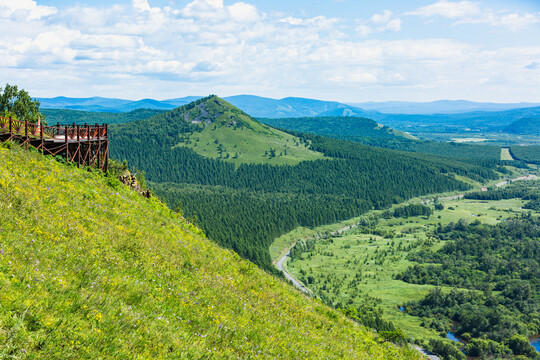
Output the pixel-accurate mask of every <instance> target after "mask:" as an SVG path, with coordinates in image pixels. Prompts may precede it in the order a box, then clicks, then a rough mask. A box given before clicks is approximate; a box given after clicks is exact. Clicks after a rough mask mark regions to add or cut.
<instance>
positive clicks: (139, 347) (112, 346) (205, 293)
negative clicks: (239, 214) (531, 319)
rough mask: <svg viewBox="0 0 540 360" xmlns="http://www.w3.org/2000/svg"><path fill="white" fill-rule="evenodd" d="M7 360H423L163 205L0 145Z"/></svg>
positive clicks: (2, 339)
mask: <svg viewBox="0 0 540 360" xmlns="http://www.w3.org/2000/svg"><path fill="white" fill-rule="evenodd" d="M0 304H1V306H0V344H1V346H0V358H5V357H9V356H17V357H21V358H24V357H28V358H65V359H67V358H103V357H107V358H167V357H169V358H231V357H235V358H250V357H252V356H254V355H255V354H260V356H261V357H263V358H287V359H292V358H300V357H305V358H326V357H328V358H380V359H390V358H416V357H417V355H416V354H414V353H411V352H410V351H409V350H405V349H400V348H395V347H394V346H392V345H390V344H388V343H380V341H379V340H378V338H377V337H376V336H375V335H374V334H373V333H372V332H371V331H366V330H365V329H364V328H362V327H359V326H356V325H355V324H353V323H351V322H350V321H348V320H347V319H345V318H344V317H343V316H341V315H340V314H338V313H337V312H335V311H333V310H330V309H328V308H326V307H325V306H323V305H321V304H320V303H318V302H316V301H313V300H311V299H309V298H306V297H305V296H304V295H301V294H300V293H298V292H297V291H295V290H293V289H292V288H290V287H289V286H288V285H286V284H284V283H283V282H281V281H280V280H277V279H275V278H273V277H271V276H269V275H267V274H265V273H264V272H262V271H260V270H259V269H258V268H256V267H255V266H254V265H252V264H251V263H249V262H247V261H244V260H241V259H239V257H238V256H237V255H235V254H234V253H232V252H230V251H226V250H223V249H221V248H219V247H218V246H217V245H215V244H213V243H212V242H210V241H208V240H207V239H205V238H204V236H203V235H202V234H200V231H199V230H198V229H196V228H195V227H193V226H192V225H190V224H189V223H186V221H185V220H184V219H182V218H181V217H179V216H178V215H176V214H174V213H173V212H172V211H170V210H169V209H168V208H166V207H165V206H164V205H163V204H161V203H160V202H159V201H158V200H156V199H150V200H146V199H144V198H142V197H140V196H139V195H138V194H136V193H135V192H132V191H130V190H128V189H126V188H125V187H123V186H121V185H119V184H117V183H116V182H115V181H111V180H107V179H106V178H104V177H103V176H102V175H100V174H96V173H92V172H86V171H81V170H77V169H75V168H69V167H66V166H64V165H61V164H59V163H57V162H55V161H53V160H51V159H48V158H42V157H41V156H40V155H38V154H37V153H35V152H32V153H28V152H24V151H22V150H21V149H19V148H14V149H11V150H8V149H6V148H4V147H0Z"/></svg>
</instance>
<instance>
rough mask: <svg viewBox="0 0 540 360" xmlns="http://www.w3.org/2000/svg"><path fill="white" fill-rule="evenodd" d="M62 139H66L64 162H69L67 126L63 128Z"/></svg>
mask: <svg viewBox="0 0 540 360" xmlns="http://www.w3.org/2000/svg"><path fill="white" fill-rule="evenodd" d="M64 131H65V134H64V137H65V138H66V162H69V141H68V127H67V125H66V126H65V127H64Z"/></svg>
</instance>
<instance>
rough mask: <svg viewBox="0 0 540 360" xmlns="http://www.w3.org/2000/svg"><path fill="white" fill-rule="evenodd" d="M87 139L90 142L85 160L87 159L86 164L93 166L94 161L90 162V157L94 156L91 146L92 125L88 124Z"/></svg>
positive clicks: (87, 145)
mask: <svg viewBox="0 0 540 360" xmlns="http://www.w3.org/2000/svg"><path fill="white" fill-rule="evenodd" d="M85 125H86V123H85ZM86 139H87V140H88V144H86V156H85V160H86V161H87V163H86V165H88V166H92V163H91V162H90V161H91V160H90V157H91V156H92V152H91V147H90V126H88V125H86Z"/></svg>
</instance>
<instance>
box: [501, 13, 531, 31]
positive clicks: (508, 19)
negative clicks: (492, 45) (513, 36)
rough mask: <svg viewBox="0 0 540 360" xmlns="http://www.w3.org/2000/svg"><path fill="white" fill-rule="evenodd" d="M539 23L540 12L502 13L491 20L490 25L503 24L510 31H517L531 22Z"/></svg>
mask: <svg viewBox="0 0 540 360" xmlns="http://www.w3.org/2000/svg"><path fill="white" fill-rule="evenodd" d="M538 23H540V13H538V14H529V13H527V14H525V15H519V14H507V15H503V16H501V17H499V18H497V19H495V20H494V21H493V22H492V25H501V26H505V27H507V28H509V29H511V30H512V31H518V30H521V29H522V28H525V27H527V26H528V25H531V24H538Z"/></svg>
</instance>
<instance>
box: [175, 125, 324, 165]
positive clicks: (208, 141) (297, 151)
mask: <svg viewBox="0 0 540 360" xmlns="http://www.w3.org/2000/svg"><path fill="white" fill-rule="evenodd" d="M257 125H259V124H257ZM190 140H191V141H190V142H189V143H187V144H181V145H184V146H187V147H189V148H191V149H193V150H194V151H195V152H196V153H198V154H199V155H203V156H206V157H212V158H221V159H224V160H226V161H230V162H232V163H237V164H241V163H251V164H272V165H296V164H298V163H299V162H301V161H305V160H317V159H322V158H323V154H321V153H318V152H315V151H312V150H309V149H308V145H307V144H304V143H301V142H299V141H298V138H296V137H295V136H292V135H290V134H287V133H284V132H282V131H279V130H275V129H272V128H270V127H266V126H265V125H262V124H260V125H259V126H257V128H255V129H253V128H246V127H239V128H235V127H227V126H226V125H218V126H216V128H215V129H214V126H213V125H210V126H208V127H206V128H204V129H203V130H202V131H201V132H200V133H194V135H192V136H191V137H190ZM272 149H273V151H274V152H275V156H273V157H272V156H271V155H270V154H271V151H272Z"/></svg>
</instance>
